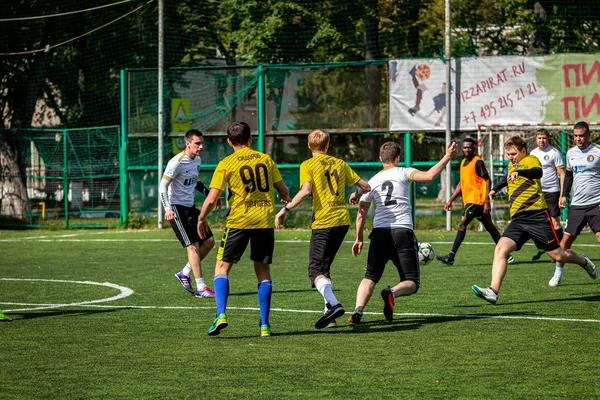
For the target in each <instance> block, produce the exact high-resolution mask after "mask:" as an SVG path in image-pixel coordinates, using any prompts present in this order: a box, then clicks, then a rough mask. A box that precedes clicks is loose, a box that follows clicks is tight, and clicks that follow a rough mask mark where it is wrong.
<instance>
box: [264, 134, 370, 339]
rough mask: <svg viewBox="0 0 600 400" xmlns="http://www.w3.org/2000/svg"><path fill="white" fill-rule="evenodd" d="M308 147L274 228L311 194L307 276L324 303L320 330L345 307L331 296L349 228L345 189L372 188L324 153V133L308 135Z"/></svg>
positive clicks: (331, 322) (316, 325)
mask: <svg viewBox="0 0 600 400" xmlns="http://www.w3.org/2000/svg"><path fill="white" fill-rule="evenodd" d="M308 148H309V149H310V150H311V152H312V158H309V159H308V160H306V161H304V162H303V163H302V164H301V165H300V191H298V193H297V194H296V196H294V198H293V199H292V201H291V202H289V203H288V204H287V205H286V206H285V207H283V208H282V209H281V211H279V213H278V214H277V216H276V217H275V227H276V228H279V227H280V226H281V225H282V224H283V221H284V220H285V215H286V213H287V212H288V211H290V210H291V209H292V208H294V207H295V206H296V205H298V204H300V203H301V202H302V201H303V200H304V199H305V198H307V197H308V196H310V195H312V209H313V223H312V225H311V229H312V234H311V237H310V249H309V262H308V277H309V278H310V280H311V282H312V283H313V285H314V286H315V287H316V288H317V290H318V291H319V293H321V295H322V296H323V299H324V300H325V310H324V312H323V316H322V317H321V318H320V319H319V320H318V321H317V322H316V324H315V328H317V329H321V328H325V327H327V326H329V325H330V324H333V323H334V322H335V319H336V318H338V317H341V316H342V315H344V313H345V311H344V307H342V305H341V303H340V302H339V301H338V300H337V298H336V297H335V295H334V294H333V289H332V286H331V275H330V268H331V264H332V263H333V259H334V258H335V255H336V254H337V252H338V250H339V248H340V246H341V245H342V242H343V241H344V237H346V233H347V232H348V229H349V228H350V213H349V212H348V205H347V204H346V186H353V185H358V187H359V188H360V189H359V191H360V193H361V194H362V193H366V192H368V191H370V190H371V188H370V186H369V185H368V184H367V182H365V181H364V180H362V179H361V178H360V176H358V175H357V174H356V173H355V172H354V171H353V170H352V168H350V167H349V166H348V164H346V162H345V161H343V160H340V159H339V158H335V157H332V156H330V155H328V154H327V151H328V150H329V134H328V133H327V132H323V131H321V130H316V131H313V132H311V133H310V135H308Z"/></svg>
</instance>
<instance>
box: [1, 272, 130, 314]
mask: <svg viewBox="0 0 600 400" xmlns="http://www.w3.org/2000/svg"><path fill="white" fill-rule="evenodd" d="M0 280H2V281H27V282H54V283H76V284H81V285H96V286H105V287H110V288H113V289H117V290H119V291H120V293H119V294H118V295H116V296H112V297H107V298H104V299H96V300H89V301H80V302H76V303H64V304H23V303H0V304H12V305H28V306H37V307H35V308H22V309H14V310H5V311H6V312H17V311H33V310H45V309H50V308H63V307H77V306H88V305H92V304H96V303H106V302H110V301H115V300H120V299H124V298H125V297H129V296H131V295H132V294H133V293H135V292H134V291H133V290H131V289H129V288H128V287H125V286H120V285H117V284H115V283H110V282H92V281H70V280H64V279H26V278H0Z"/></svg>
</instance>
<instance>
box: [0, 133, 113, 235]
mask: <svg viewBox="0 0 600 400" xmlns="http://www.w3.org/2000/svg"><path fill="white" fill-rule="evenodd" d="M0 138H1V140H2V142H3V144H4V145H3V146H2V148H3V149H4V151H7V153H6V155H9V156H12V157H13V160H14V162H13V163H12V168H11V167H10V163H7V162H6V161H7V159H5V160H4V161H5V162H4V165H5V169H4V171H3V173H2V187H3V196H2V197H1V204H2V210H3V212H2V214H0V224H1V225H3V226H25V227H41V226H44V227H56V228H83V227H110V226H118V225H121V224H122V223H123V222H124V221H125V215H123V214H122V209H121V207H122V201H121V200H122V198H121V187H122V183H121V177H120V175H121V174H120V166H121V165H124V163H123V162H122V159H123V154H122V152H121V146H120V143H121V135H120V128H119V127H118V126H112V127H111V126H109V127H94V128H87V129H12V130H0ZM8 152H10V154H9V153H8ZM17 160H18V161H17ZM7 207H12V211H13V212H12V213H10V215H12V217H11V218H9V217H7V215H9V213H8V212H5V211H4V210H6V209H7Z"/></svg>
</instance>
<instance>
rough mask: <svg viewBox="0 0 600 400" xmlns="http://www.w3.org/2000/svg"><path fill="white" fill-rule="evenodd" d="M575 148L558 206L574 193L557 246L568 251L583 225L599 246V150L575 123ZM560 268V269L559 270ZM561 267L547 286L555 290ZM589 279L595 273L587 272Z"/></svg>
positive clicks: (582, 125) (584, 127)
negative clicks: (588, 227)
mask: <svg viewBox="0 0 600 400" xmlns="http://www.w3.org/2000/svg"><path fill="white" fill-rule="evenodd" d="M573 140H574V141H575V145H576V146H575V147H573V148H571V149H569V151H567V171H566V174H565V182H564V185H563V192H562V195H561V197H560V200H559V203H558V204H559V206H560V207H564V206H565V204H566V202H567V197H569V194H570V192H571V188H572V190H573V196H572V198H571V206H570V208H569V217H568V218H567V227H566V228H565V235H564V236H563V238H562V240H561V242H560V246H561V247H562V248H563V249H570V248H571V246H572V245H573V242H575V239H577V235H579V234H580V233H581V231H582V230H583V228H584V227H585V225H586V224H589V226H590V229H591V230H592V232H594V234H595V235H596V240H597V241H598V243H600V146H599V145H597V144H595V143H591V142H590V127H589V125H588V124H587V123H586V122H583V121H582V122H578V123H576V124H575V126H574V127H573ZM559 267H560V268H559ZM562 272H563V271H562V264H557V268H556V270H555V272H554V276H553V277H552V279H551V280H550V286H557V285H559V284H560V282H561V279H562ZM588 273H589V275H590V277H591V278H592V279H596V278H597V277H598V271H597V270H593V271H591V272H588Z"/></svg>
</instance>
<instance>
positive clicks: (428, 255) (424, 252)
mask: <svg viewBox="0 0 600 400" xmlns="http://www.w3.org/2000/svg"><path fill="white" fill-rule="evenodd" d="M434 258H435V252H434V251H433V247H431V245H430V244H429V243H427V242H421V243H419V264H421V265H427V264H429V263H430V262H431V261H432V260H433V259H434Z"/></svg>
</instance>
